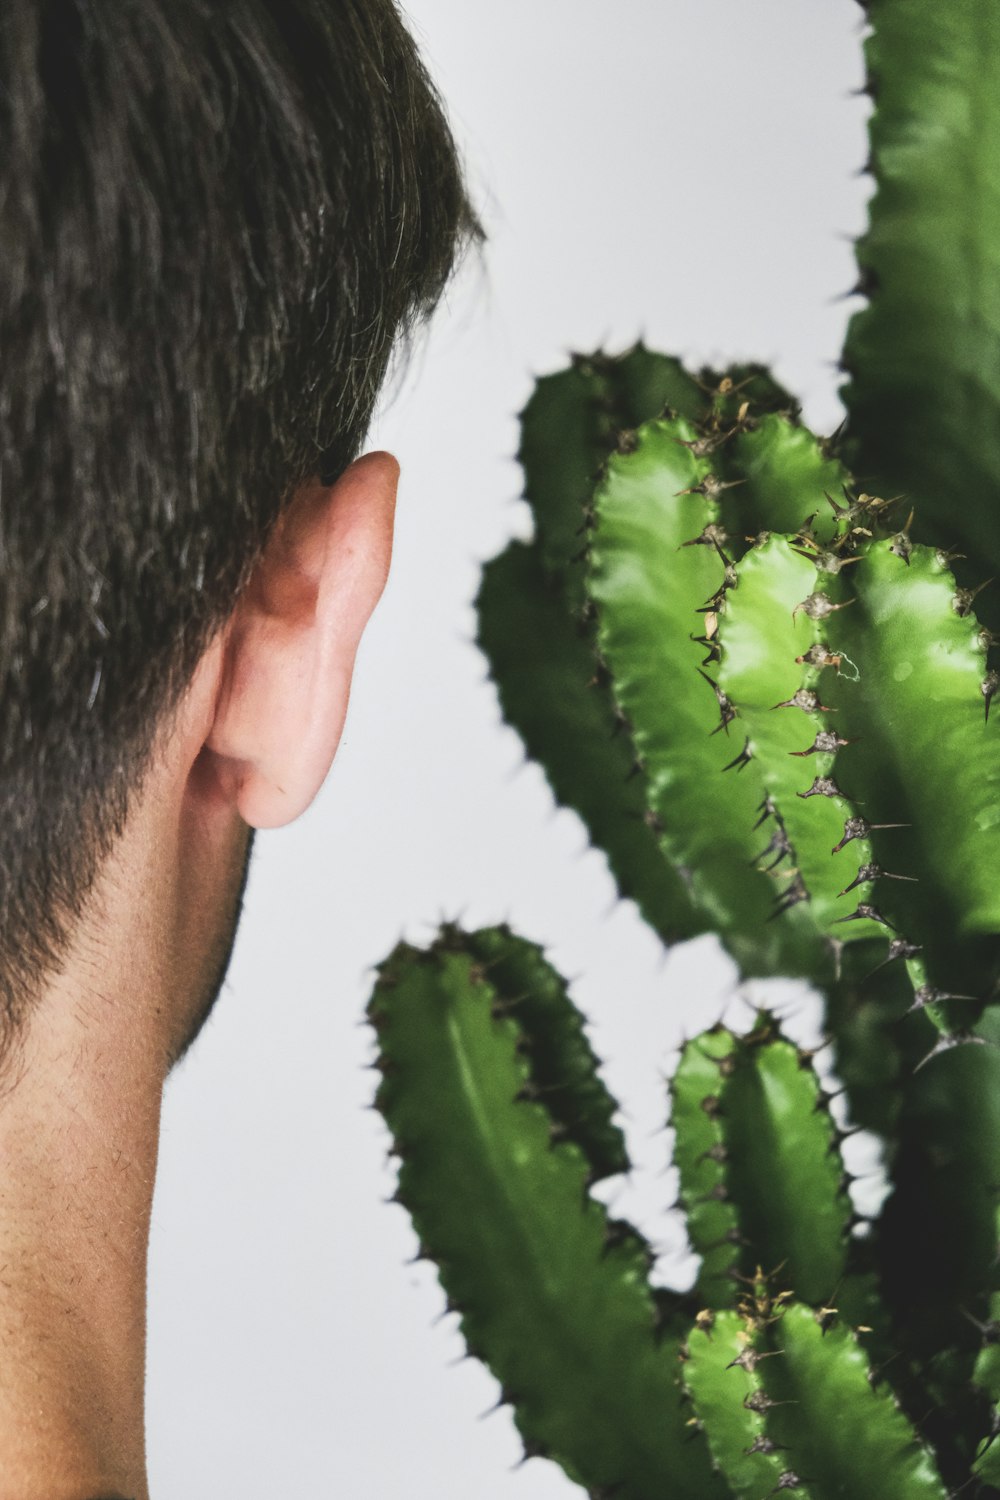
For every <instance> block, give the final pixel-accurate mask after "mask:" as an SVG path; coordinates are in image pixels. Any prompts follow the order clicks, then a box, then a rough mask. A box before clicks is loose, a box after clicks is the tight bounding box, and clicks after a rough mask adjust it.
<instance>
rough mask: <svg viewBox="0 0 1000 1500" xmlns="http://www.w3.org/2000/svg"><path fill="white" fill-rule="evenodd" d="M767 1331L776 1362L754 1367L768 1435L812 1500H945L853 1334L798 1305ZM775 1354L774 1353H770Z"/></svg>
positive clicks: (929, 1463) (922, 1449)
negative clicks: (853, 1499) (765, 1402)
mask: <svg viewBox="0 0 1000 1500" xmlns="http://www.w3.org/2000/svg"><path fill="white" fill-rule="evenodd" d="M775 1317H776V1320H775V1321H774V1322H773V1324H771V1326H770V1328H769V1329H767V1330H766V1332H767V1340H766V1347H768V1348H770V1349H772V1350H774V1351H775V1352H776V1357H775V1358H773V1359H768V1360H766V1361H764V1362H762V1364H761V1365H760V1372H761V1375H762V1379H763V1384H764V1388H765V1391H766V1393H767V1396H768V1397H769V1398H770V1400H771V1401H773V1402H774V1403H775V1404H774V1405H773V1406H771V1407H769V1408H768V1412H767V1430H768V1435H769V1436H770V1437H772V1438H773V1439H774V1440H775V1441H776V1442H779V1443H781V1444H782V1445H783V1448H784V1457H785V1458H786V1459H787V1460H788V1463H789V1467H790V1468H792V1469H793V1470H794V1471H795V1472H796V1473H797V1474H798V1475H800V1476H801V1477H802V1478H803V1479H804V1480H805V1482H806V1484H807V1485H808V1486H809V1493H811V1494H813V1495H814V1496H815V1500H841V1497H843V1496H847V1495H850V1496H859V1497H860V1496H862V1495H864V1496H868V1495H875V1494H876V1493H877V1495H878V1497H879V1500H946V1496H947V1491H946V1489H945V1486H944V1484H943V1483H942V1480H941V1477H940V1475H939V1474H938V1472H937V1469H936V1467H935V1463H934V1459H933V1457H932V1455H931V1453H930V1451H929V1450H928V1448H927V1447H926V1446H925V1445H924V1444H922V1443H921V1442H920V1441H919V1440H918V1438H917V1434H916V1432H915V1431H914V1429H913V1427H912V1426H911V1425H910V1423H909V1422H908V1421H907V1419H906V1417H905V1416H904V1415H903V1413H902V1412H901V1411H900V1409H899V1407H898V1405H897V1404H896V1402H895V1400H894V1398H893V1396H892V1394H891V1392H890V1391H889V1390H888V1389H887V1388H886V1387H884V1386H883V1387H880V1388H875V1387H874V1386H873V1384H872V1382H871V1380H870V1375H871V1367H870V1365H869V1362H868V1356H867V1354H866V1353H865V1351H864V1349H862V1347H861V1345H860V1343H859V1341H858V1338H857V1335H856V1334H855V1333H854V1332H852V1330H851V1329H849V1328H848V1327H846V1326H845V1325H844V1324H843V1323H840V1322H834V1323H833V1324H832V1326H831V1325H830V1323H829V1321H828V1320H827V1319H825V1318H822V1317H821V1318H819V1319H818V1318H817V1316H816V1314H815V1313H814V1312H813V1311H812V1310H811V1309H810V1308H808V1307H804V1306H802V1305H801V1304H799V1303H789V1304H787V1305H784V1307H783V1310H781V1309H779V1310H778V1311H777V1313H776V1315H775ZM777 1351H780V1354H779V1353H778V1352H777Z"/></svg>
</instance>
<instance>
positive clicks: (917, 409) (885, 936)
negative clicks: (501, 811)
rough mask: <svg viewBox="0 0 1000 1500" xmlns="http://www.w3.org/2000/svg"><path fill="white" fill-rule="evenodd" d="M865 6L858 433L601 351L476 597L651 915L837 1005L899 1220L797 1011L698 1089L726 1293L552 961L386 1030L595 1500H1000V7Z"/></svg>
mask: <svg viewBox="0 0 1000 1500" xmlns="http://www.w3.org/2000/svg"><path fill="white" fill-rule="evenodd" d="M868 10H869V16H870V20H871V23H872V27H873V30H872V33H871V35H870V36H869V38H868V39H867V41H866V44H865V50H866V58H867V63H868V69H869V78H868V88H869V91H870V92H871V94H872V96H873V98H874V99H875V103H876V108H875V113H874V116H873V119H872V124H871V128H870V135H871V146H872V159H871V166H872V170H873V172H874V174H875V178H876V183H877V191H876V193H875V196H874V198H873V200H872V204H871V210H870V212H871V224H870V227H869V230H868V232H867V233H866V235H865V236H864V237H863V238H862V240H861V241H860V242H859V247H858V255H859V264H860V267H861V282H860V287H861V289H862V290H863V291H865V292H866V294H867V295H868V296H869V299H870V300H869V303H868V306H867V307H866V308H865V309H864V310H863V311H862V312H860V313H858V314H856V315H855V317H854V318H853V319H852V321H851V324H850V327H849V330H848V336H847V341H846V345H845V352H844V359H843V366H844V368H845V370H846V371H847V372H848V375H849V381H848V383H847V385H846V386H845V388H844V399H845V403H846V405H847V408H848V414H849V415H848V420H847V422H846V424H845V425H844V427H843V428H842V429H841V430H839V431H838V433H837V434H835V435H834V436H833V437H831V438H819V437H816V436H815V435H813V434H812V433H810V432H809V431H808V430H807V429H806V427H805V426H804V425H803V424H802V423H801V421H800V418H799V413H798V408H797V406H796V403H795V401H794V399H793V397H792V396H790V395H789V393H788V392H786V391H784V390H783V389H782V388H781V387H780V386H779V385H778V384H777V383H776V382H775V380H774V379H773V377H772V376H771V375H770V374H769V372H768V371H767V370H766V369H764V368H763V367H761V366H755V365H744V366H736V367H733V368H731V369H729V370H726V371H718V370H708V369H703V370H699V371H697V372H688V371H686V370H685V369H684V368H683V367H682V366H681V364H680V363H679V362H678V361H677V360H676V359H673V358H670V357H667V356H663V355H659V354H656V353H654V352H652V351H650V350H648V349H645V348H644V347H643V346H642V345H637V346H635V347H634V348H633V349H630V350H628V351H626V352H625V353H624V354H621V355H618V356H610V355H608V354H606V353H604V352H601V351H599V352H597V353H595V354H592V355H586V356H576V357H574V359H573V361H572V364H571V366H570V367H569V368H568V369H566V370H564V371H560V372H559V373H557V374H555V375H550V376H546V377H544V378H543V379H541V380H540V381H539V382H538V384H537V386H536V389H535V392H534V394H533V396H532V397H531V399H530V401H529V402H528V405H527V407H526V408H525V410H524V411H523V412H522V414H521V448H520V458H521V462H522V465H523V468H524V472H525V493H526V495H527V498H528V500H529V501H530V503H531V506H532V510H533V513H534V517H535V535H534V539H533V541H532V542H531V543H527V544H526V543H520V542H516V543H513V544H512V545H511V546H510V547H509V548H508V549H507V550H506V552H504V553H503V554H502V556H500V557H498V558H497V559H495V560H494V561H493V562H491V563H490V564H488V565H487V567H486V569H485V571H484V577H483V583H482V588H481V591H480V595H479V600H478V607H479V622H480V623H479V632H480V634H479V639H480V644H481V645H482V648H483V650H484V652H485V654H486V656H487V658H488V659H489V662H490V665H491V670H492V674H493V677H494V679H495V681H496V684H497V688H498V692H499V696H500V702H501V705H502V708H503V711H504V713H505V714H506V716H507V718H508V719H509V721H510V722H511V723H512V724H513V725H514V726H515V727H516V728H517V729H518V731H519V732H520V733H521V735H522V737H523V739H524V741H525V744H526V746H527V748H528V751H529V753H530V754H531V755H533V756H534V757H535V758H536V759H537V760H538V761H539V762H540V763H541V764H542V765H543V767H544V768H545V771H546V774H547V775H548V778H549V781H550V783H551V786H552V789H553V792H554V793H555V795H556V797H557V798H558V799H559V800H560V801H562V802H563V803H564V804H566V805H568V806H571V807H573V808H575V809H576V811H577V812H578V813H579V814H580V816H581V818H582V819H583V821H584V823H585V824H586V826H587V828H588V830H589V832H590V836H591V838H592V840H593V842H594V843H595V844H596V845H598V846H599V847H601V848H603V849H604V851H605V853H606V855H607V858H608V862H609V866H610V869H611V871H612V873H613V875H614V877H615V879H616V881H617V883H618V886H619V889H620V891H621V893H622V895H624V896H628V897H630V898H632V899H633V900H635V902H636V903H637V905H638V907H639V909H640V911H641V913H642V915H643V916H644V918H645V919H646V921H647V922H648V923H649V924H650V926H651V927H652V928H653V929H654V930H655V931H656V932H657V933H658V934H659V935H660V937H661V938H662V939H663V940H664V941H665V942H675V941H678V940H681V939H683V938H686V937H690V936H693V935H695V934H697V933H700V932H704V931H715V932H717V933H718V934H719V936H720V938H721V940H722V941H723V943H724V944H725V945H726V947H727V948H728V950H729V952H730V953H731V954H732V955H733V957H734V959H735V960H736V962H737V964H738V965H739V967H740V969H741V971H742V973H743V974H744V975H746V976H755V977H760V978H767V977H770V976H778V975H791V976H798V977H802V978H804V979H808V980H809V981H811V982H812V984H813V985H815V986H816V987H817V988H818V989H819V990H820V991H821V992H822V993H823V995H824V997H825V1003H826V1012H827V1031H828V1034H829V1036H830V1037H831V1039H832V1041H833V1044H834V1050H835V1059H836V1070H837V1073H838V1075H839V1079H840V1082H841V1084H842V1088H843V1094H844V1100H845V1103H846V1108H847V1115H848V1119H849V1124H848V1126H847V1127H846V1128H847V1129H851V1128H855V1127H864V1128H866V1129H869V1130H872V1131H874V1132H876V1133H877V1135H878V1136H879V1137H880V1138H881V1141H882V1145H883V1148H884V1153H885V1159H886V1162H887V1167H888V1172H889V1177H890V1193H889V1197H888V1199H887V1201H886V1203H885V1204H884V1206H883V1208H882V1210H881V1211H880V1213H879V1214H878V1215H877V1217H876V1218H874V1219H865V1218H863V1217H862V1216H861V1215H859V1213H858V1212H857V1211H856V1209H855V1208H854V1207H853V1205H852V1202H851V1199H850V1196H849V1194H848V1191H847V1189H848V1187H849V1183H850V1178H849V1175H848V1174H847V1173H846V1172H845V1169H844V1163H843V1159H842V1156H841V1152H840V1146H841V1142H842V1139H843V1135H844V1129H845V1127H843V1126H842V1125H839V1124H838V1123H837V1121H836V1120H835V1119H834V1118H833V1116H832V1115H831V1112H830V1108H829V1104H830V1100H829V1098H828V1096H827V1095H826V1093H825V1092H824V1091H823V1089H822V1088H821V1086H820V1084H819V1081H818V1079H817V1077H816V1075H815V1072H814V1070H813V1068H812V1065H811V1061H810V1059H809V1058H808V1057H807V1056H805V1055H803V1054H801V1053H799V1052H798V1051H797V1050H796V1048H795V1047H794V1046H793V1045H792V1043H791V1042H790V1041H789V1040H788V1039H787V1038H785V1037H784V1036H783V1035H782V1034H781V1030H780V1026H779V1024H778V1022H777V1021H776V1019H775V1018H774V1017H773V1016H772V1015H770V1014H769V1013H768V1012H766V1011H762V1012H761V1013H760V1014H759V1015H758V1017H757V1019H756V1021H755V1024H754V1026H753V1028H752V1029H751V1030H750V1031H749V1032H748V1034H746V1035H744V1036H737V1035H735V1034H733V1033H731V1032H728V1031H725V1030H722V1029H721V1028H715V1029H713V1030H711V1031H709V1032H706V1033H704V1034H703V1035H701V1036H699V1037H696V1038H694V1039H693V1040H692V1041H690V1042H689V1043H688V1044H687V1046H686V1047H685V1048H684V1050H683V1052H682V1055H681V1057H680V1059H679V1061H678V1064H677V1067H676V1069H675V1071H674V1073H673V1077H672V1080H671V1084H670V1100H671V1122H672V1124H673V1127H674V1130H675V1133H676V1145H675V1162H676V1165H677V1168H678V1172H679V1179H680V1189H679V1202H680V1205H681V1206H682V1208H683V1209H684V1211H685V1213H686V1215H687V1221H688V1227H689V1233H690V1237H691V1242H692V1245H693V1247H694V1249H695V1250H696V1251H697V1253H698V1255H699V1257H700V1269H699V1271H698V1275H697V1279H696V1281H695V1284H694V1287H693V1288H692V1289H691V1291H690V1292H688V1293H678V1292H668V1291H666V1290H664V1289H663V1288H662V1287H658V1286H656V1285H654V1283H653V1282H652V1280H651V1279H650V1274H649V1273H650V1271H651V1268H652V1262H653V1255H652V1252H651V1250H650V1247H649V1246H648V1245H646V1244H645V1242H644V1241H643V1240H642V1238H641V1236H640V1235H639V1234H638V1233H637V1232H636V1231H635V1230H634V1229H633V1228H632V1227H631V1226H629V1225H628V1224H625V1223H623V1222H621V1221H617V1220H614V1219H612V1218H610V1217H609V1215H608V1213H607V1211H606V1210H605V1209H604V1208H603V1207H602V1206H601V1204H600V1203H599V1202H598V1201H597V1200H596V1199H595V1198H594V1197H593V1196H592V1195H591V1192H590V1189H591V1188H592V1187H593V1186H594V1184H596V1183H597V1182H599V1181H601V1180H602V1179H604V1178H606V1177H608V1176H612V1175H615V1174H617V1173H619V1172H622V1171H625V1170H627V1168H628V1161H627V1157H626V1154H625V1148H624V1142H623V1140H622V1137H621V1134H620V1132H619V1131H618V1130H617V1127H616V1126H615V1125H614V1122H613V1115H614V1112H615V1109H616V1108H617V1105H616V1102H615V1101H614V1100H613V1099H612V1098H611V1097H610V1095H609V1094H608V1092H607V1090H606V1089H605V1087H604V1085H603V1083H602V1082H601V1080H600V1077H599V1074H598V1071H597V1059H596V1058H595V1056H594V1054H593V1052H592V1050H591V1048H590V1046H589V1043H588V1042H587V1040H586V1036H585V1033H584V1029H583V1022H582V1017H581V1016H580V1014H579V1012H578V1011H577V1010H576V1008H575V1006H574V1005H573V1002H572V1000H571V998H570V996H569V994H568V992H567V988H566V985H565V984H564V982H563V981H562V980H561V978H560V977H559V975H558V974H556V973H555V971H554V970H553V969H552V968H551V967H550V966H549V964H548V963H547V962H546V960H545V957H544V955H543V953H542V951H541V950H540V949H539V948H537V947H536V946H534V945H532V944H530V943H528V942H526V941H525V940H524V939H523V938H520V937H518V936H516V935H515V934H513V933H511V932H510V931H509V930H508V929H506V928H493V929H486V930H483V931H480V932H475V933H468V932H463V931H461V930H460V929H459V928H458V927H456V926H454V925H451V924H448V925H446V926H445V927H444V928H443V929H442V931H441V933H440V935H439V937H438V939H437V941H436V942H435V943H434V944H433V945H432V946H431V947H430V949H429V950H427V951H426V952H420V951H417V950H415V949H412V948H410V947H408V946H407V945H405V944H401V945H400V946H399V947H398V948H397V949H396V951H395V952H394V953H393V954H392V955H391V956H390V957H389V958H388V959H387V960H386V962H385V963H384V964H383V965H382V966H381V967H380V970H379V979H378V982H377V984H376V987H375V991H374V994H373V997H372V1001H371V1004H370V1007H369V1016H370V1019H371V1022H372V1025H373V1026H374V1028H375V1030H376V1032H377V1035H378V1043H379V1059H378V1066H379V1068H380V1069H381V1071H382V1074H383V1077H382V1080H381V1082H380V1085H379V1089H378V1093H377V1096H376V1103H377V1105H378V1107H379V1109H380V1110H381V1111H382V1112H383V1114H384V1115H385V1118H386V1120H387V1122H388V1125H389V1127H390V1130H391V1132H392V1134H393V1137H394V1141H395V1146H396V1150H397V1153H398V1155H399V1156H400V1159H401V1166H400V1180H399V1191H398V1198H399V1201H400V1202H401V1203H403V1204H404V1205H405V1207H406V1208H407V1209H408V1211H409V1212H410V1214H411V1216H412V1218H413V1221H414V1225H415V1227H416V1229H417V1232H418V1234H419V1237H420V1242H421V1253H422V1254H425V1255H427V1256H428V1257H430V1258H431V1259H432V1260H433V1261H434V1262H435V1263H436V1264H437V1266H438V1267H439V1272H440V1276H441V1281H442V1284H443V1286H444V1288H445V1290H446V1293H447V1296H448V1299H449V1306H451V1307H453V1308H455V1309H456V1310H457V1311H458V1312H459V1313H460V1314H461V1317H462V1325H463V1331H464V1333H465V1336H466V1339H467V1341H468V1345H469V1349H470V1352H472V1353H473V1354H475V1355H476V1356H477V1357H479V1358H481V1359H483V1360H484V1361H485V1362H486V1363H487V1364H488V1365H489V1367H490V1368H491V1369H492V1370H493V1371H494V1373H495V1374H496V1375H497V1378H498V1379H499V1381H500V1384H501V1399H502V1400H503V1401H508V1402H510V1404H511V1405H512V1407H513V1412H514V1419H515V1422H516V1423H517V1426H518V1428H519V1430H520V1432H521V1434H522V1437H523V1439H524V1442H525V1451H526V1453H527V1454H529V1455H533V1454H535V1455H544V1456H547V1457H550V1458H552V1459H554V1460H555V1461H557V1462H558V1463H560V1464H561V1465H562V1467H563V1468H564V1469H565V1471H566V1473H567V1474H568V1475H569V1476H570V1477H571V1478H572V1479H573V1480H575V1481H576V1482H577V1483H578V1484H579V1485H581V1486H582V1487H583V1488H584V1489H585V1490H586V1491H587V1493H588V1494H589V1495H590V1496H592V1497H610V1496H612V1495H613V1496H615V1497H616V1500H660V1497H666V1496H670V1495H676V1496H678V1497H683V1500H701V1497H702V1496H705V1497H715V1496H719V1497H724V1496H727V1495H730V1496H738V1497H747V1500H763V1497H764V1496H767V1495H773V1494H776V1493H779V1492H782V1491H788V1492H790V1493H795V1494H800V1495H803V1496H807V1497H815V1500H827V1497H830V1500H832V1497H847V1496H850V1497H868V1496H871V1497H872V1500H875V1497H878V1500H882V1497H886V1500H896V1497H899V1500H925V1497H926V1500H930V1497H941V1500H943V1497H945V1496H946V1495H951V1494H955V1493H958V1492H959V1491H961V1493H962V1494H963V1495H965V1494H967V1495H970V1496H975V1495H979V1496H988V1495H990V1494H1000V1443H998V1442H997V1441H996V1438H997V1435H998V1433H1000V1361H998V1359H997V1358H996V1348H997V1345H998V1342H1000V1258H998V1245H1000V1217H998V1211H1000V1046H998V1043H1000V876H998V872H1000V743H998V738H997V737H998V735H1000V727H998V720H1000V711H997V712H996V713H994V714H992V715H991V712H990V707H991V702H992V699H993V696H994V694H995V692H996V690H997V687H998V686H1000V661H998V658H997V653H996V651H995V648H994V640H995V637H994V633H993V632H994V630H995V629H1000V619H996V618H994V613H993V612H994V611H996V609H997V606H996V605H995V604H991V602H990V591H989V590H988V588H987V587H986V584H987V582H988V581H989V579H990V576H991V574H993V573H994V572H996V571H1000V506H998V505H997V504H996V499H995V496H996V493H997V490H998V485H1000V264H998V263H997V261H998V258H1000V250H997V248H996V247H997V246H998V245H1000V234H998V233H997V232H995V231H997V230H1000V147H998V146H997V145H996V144H995V143H996V141H998V140H1000V102H998V101H1000V76H998V75H1000V19H998V18H997V17H994V15H993V14H992V12H991V11H990V10H989V9H988V8H987V7H985V6H984V5H983V4H982V3H981V0H955V3H954V4H951V5H949V6H947V7H941V6H933V5H931V4H930V0H908V3H907V4H903V3H902V0H871V4H870V5H869V7H868ZM991 122H992V124H993V125H995V126H996V127H997V128H996V129H991V128H990V125H991ZM970 181H974V182H975V183H976V184H977V197H976V202H975V203H974V204H973V203H971V202H970V201H969V199H968V186H967V184H968V183H969V182H970ZM943 224H944V225H947V224H951V225H953V226H958V225H959V224H960V225H961V229H962V233H961V235H958V234H951V233H948V232H946V231H943V230H942V225H943ZM973 269H974V270H975V273H976V274H975V276H972V274H971V270H973ZM973 298H975V300H973Z"/></svg>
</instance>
